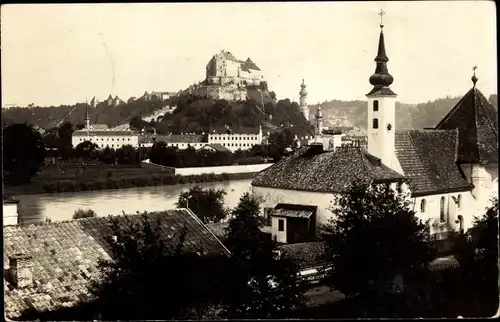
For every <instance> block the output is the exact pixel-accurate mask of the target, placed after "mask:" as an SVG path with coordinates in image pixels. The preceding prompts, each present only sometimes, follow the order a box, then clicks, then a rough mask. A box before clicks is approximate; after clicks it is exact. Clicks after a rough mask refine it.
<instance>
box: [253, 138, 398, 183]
mask: <svg viewBox="0 0 500 322" xmlns="http://www.w3.org/2000/svg"><path fill="white" fill-rule="evenodd" d="M315 149H318V148H317V147H315V146H314V145H310V146H304V147H301V148H299V149H298V150H297V151H296V152H295V153H294V154H293V155H291V156H290V157H285V158H283V159H281V160H280V161H278V162H277V163H275V164H273V165H272V166H270V167H269V168H267V169H265V170H263V171H261V172H259V173H258V174H257V176H256V177H255V178H254V180H253V181H252V185H253V186H261V187H270V188H280V189H292V190H303V191H316V192H332V193H345V192H347V191H348V189H349V188H350V187H351V184H352V182H353V180H355V179H358V180H361V181H363V182H367V183H368V182H370V181H373V182H374V183H379V182H396V181H400V180H402V179H403V176H402V175H400V174H398V173H397V172H396V171H394V170H392V169H390V168H388V167H387V166H385V165H383V164H381V163H380V160H379V159H377V158H376V157H374V156H373V155H371V154H369V153H368V152H366V150H364V149H362V148H356V147H347V148H338V149H336V150H335V151H327V152H319V151H318V153H315V152H313V151H314V150H315Z"/></svg>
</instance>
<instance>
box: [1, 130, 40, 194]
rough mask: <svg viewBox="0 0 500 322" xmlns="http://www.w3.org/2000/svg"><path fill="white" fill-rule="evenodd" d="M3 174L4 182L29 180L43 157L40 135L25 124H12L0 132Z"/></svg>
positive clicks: (16, 182) (18, 182)
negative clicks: (0, 135)
mask: <svg viewBox="0 0 500 322" xmlns="http://www.w3.org/2000/svg"><path fill="white" fill-rule="evenodd" d="M2 137H3V145H2V149H3V155H2V159H3V160H2V161H3V162H2V163H3V164H2V165H3V175H4V180H5V182H6V183H9V184H12V185H18V184H22V183H26V182H30V179H31V178H32V177H33V176H34V175H35V174H36V173H37V172H38V170H39V169H40V167H41V166H42V164H43V162H44V159H45V144H44V142H43V138H42V135H41V134H40V132H38V131H37V130H35V129H33V127H31V126H29V125H27V124H13V125H10V126H8V127H6V128H5V129H4V130H3V132H2Z"/></svg>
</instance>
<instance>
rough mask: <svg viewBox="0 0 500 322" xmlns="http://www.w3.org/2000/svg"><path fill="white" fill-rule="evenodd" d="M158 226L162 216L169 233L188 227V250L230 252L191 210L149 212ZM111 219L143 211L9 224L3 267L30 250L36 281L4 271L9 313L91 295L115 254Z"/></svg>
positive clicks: (122, 220)
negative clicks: (21, 282)
mask: <svg viewBox="0 0 500 322" xmlns="http://www.w3.org/2000/svg"><path fill="white" fill-rule="evenodd" d="M147 218H148V220H149V221H150V222H151V224H152V225H153V227H154V226H155V225H156V222H157V220H159V223H160V225H161V232H162V234H164V236H165V237H167V238H169V237H172V236H173V234H174V233H175V232H178V231H180V230H181V229H182V228H183V227H186V230H187V231H186V232H187V234H186V240H185V243H184V247H185V250H186V251H197V250H198V248H199V247H202V248H203V250H204V251H205V252H206V253H208V254H223V255H227V254H229V252H228V250H227V249H226V248H225V247H224V246H223V245H222V244H221V243H220V241H219V240H218V239H217V238H216V237H215V235H214V234H213V233H211V232H210V230H208V228H207V227H206V226H205V225H204V224H203V223H202V222H201V221H200V220H199V219H198V218H197V217H196V216H195V215H194V214H193V213H192V212H191V211H189V210H187V209H175V210H166V211H163V212H157V213H150V214H148V215H147ZM112 219H116V220H118V222H119V224H120V225H126V224H128V223H135V222H137V223H138V222H139V221H140V220H141V216H139V215H122V216H113V217H97V218H84V219H79V220H72V221H66V222H54V223H44V224H32V225H23V226H7V227H4V252H5V256H4V270H5V269H8V267H9V261H8V259H9V257H11V256H14V255H16V254H24V255H25V256H31V261H32V267H31V271H32V275H33V284H32V286H28V287H26V288H17V287H15V286H14V285H13V284H12V283H11V280H10V279H9V278H8V277H7V276H8V275H7V274H4V291H5V294H4V303H5V313H6V316H7V317H8V318H10V319H13V318H16V317H19V316H20V315H21V314H22V312H23V311H24V310H26V309H35V310H37V311H40V312H41V311H50V310H54V309H58V308H62V307H69V306H73V305H75V304H76V303H77V302H78V301H80V300H83V301H85V300H89V299H91V294H90V292H89V284H90V283H89V282H90V281H91V279H93V278H99V276H100V273H99V271H98V268H97V265H98V261H99V259H100V258H103V259H110V255H109V254H108V251H109V249H110V248H109V244H108V243H107V241H106V240H105V237H106V236H110V235H111V234H112V231H111V229H110V227H111V223H112Z"/></svg>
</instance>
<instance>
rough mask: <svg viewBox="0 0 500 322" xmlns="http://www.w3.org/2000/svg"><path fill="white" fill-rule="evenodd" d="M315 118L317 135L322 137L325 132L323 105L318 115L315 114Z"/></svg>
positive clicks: (319, 108) (317, 112) (318, 110)
mask: <svg viewBox="0 0 500 322" xmlns="http://www.w3.org/2000/svg"><path fill="white" fill-rule="evenodd" d="M314 118H315V119H316V131H315V132H316V133H315V134H316V135H317V136H321V132H322V131H323V112H322V111H321V105H319V106H318V109H317V110H316V114H314Z"/></svg>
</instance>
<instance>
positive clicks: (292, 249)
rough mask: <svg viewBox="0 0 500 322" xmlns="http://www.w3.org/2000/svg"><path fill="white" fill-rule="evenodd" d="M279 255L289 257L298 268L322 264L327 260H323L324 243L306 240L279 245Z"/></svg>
mask: <svg viewBox="0 0 500 322" xmlns="http://www.w3.org/2000/svg"><path fill="white" fill-rule="evenodd" d="M279 250H280V251H281V256H282V257H285V258H288V259H291V260H292V261H294V262H295V263H296V264H297V265H299V267H300V268H307V267H312V266H317V265H323V264H326V263H327V262H326V261H325V260H324V254H325V244H324V243H323V242H319V241H318V242H306V243H295V244H286V245H282V246H280V247H279Z"/></svg>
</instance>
